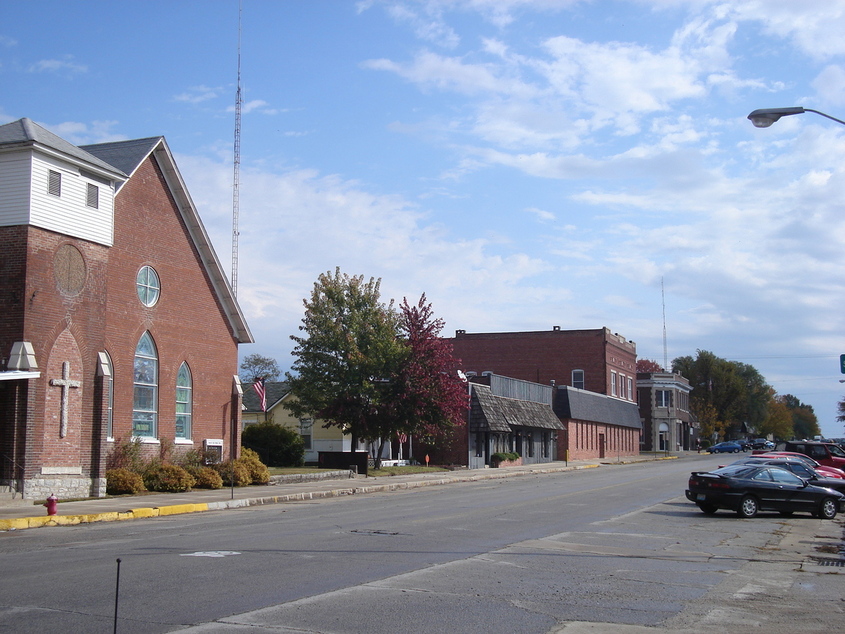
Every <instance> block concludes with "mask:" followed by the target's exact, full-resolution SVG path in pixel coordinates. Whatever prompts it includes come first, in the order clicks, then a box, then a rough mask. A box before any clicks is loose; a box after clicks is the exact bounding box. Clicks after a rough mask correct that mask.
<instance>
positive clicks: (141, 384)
mask: <svg viewBox="0 0 845 634" xmlns="http://www.w3.org/2000/svg"><path fill="white" fill-rule="evenodd" d="M157 432H158V351H157V350H156V345H155V342H154V341H153V338H152V336H151V335H150V333H149V332H145V333H144V334H143V335H141V339H140V340H139V341H138V346H137V347H136V348H135V395H134V399H133V402H132V435H133V436H141V437H145V438H156V436H157Z"/></svg>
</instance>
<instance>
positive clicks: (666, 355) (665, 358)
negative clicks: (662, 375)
mask: <svg viewBox="0 0 845 634" xmlns="http://www.w3.org/2000/svg"><path fill="white" fill-rule="evenodd" d="M660 297H661V299H662V300H663V369H664V370H667V371H668V370H669V348H668V347H667V346H666V293H665V292H664V291H663V277H662V276H661V277H660Z"/></svg>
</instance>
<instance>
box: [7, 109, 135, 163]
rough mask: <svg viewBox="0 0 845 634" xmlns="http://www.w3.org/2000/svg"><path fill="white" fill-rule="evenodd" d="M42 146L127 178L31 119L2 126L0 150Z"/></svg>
mask: <svg viewBox="0 0 845 634" xmlns="http://www.w3.org/2000/svg"><path fill="white" fill-rule="evenodd" d="M10 146H11V147H14V146H19V147H26V146H41V147H43V148H49V149H51V150H54V151H55V152H58V153H59V154H63V155H64V156H66V157H67V158H70V159H73V160H74V161H75V162H84V163H87V164H88V165H89V166H91V167H97V168H99V169H101V170H104V171H106V172H110V173H111V174H112V175H113V176H117V177H121V176H122V177H125V176H126V173H125V172H124V171H123V170H122V169H120V168H119V167H117V166H115V165H114V164H113V163H110V162H108V161H105V160H103V159H101V158H100V157H98V156H96V155H94V154H92V153H91V152H88V151H86V150H84V149H83V148H81V147H78V146H76V145H74V144H73V143H70V142H69V141H65V140H64V139H63V138H61V137H60V136H58V135H56V134H53V133H52V132H50V131H49V130H47V129H46V128H43V127H42V126H40V125H38V124H37V123H35V122H34V121H32V120H31V119H27V118H26V117H24V118H23V119H18V120H17V121H12V122H11V123H7V124H5V125H2V126H0V148H2V147H10Z"/></svg>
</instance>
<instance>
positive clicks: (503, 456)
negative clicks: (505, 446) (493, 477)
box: [490, 451, 520, 463]
mask: <svg viewBox="0 0 845 634" xmlns="http://www.w3.org/2000/svg"><path fill="white" fill-rule="evenodd" d="M519 457H520V456H519V454H518V453H516V452H515V451H499V452H496V453H494V454H493V455H492V456H490V462H494V463H495V462H504V461H505V460H519Z"/></svg>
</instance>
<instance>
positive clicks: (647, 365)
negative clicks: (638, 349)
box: [637, 359, 663, 372]
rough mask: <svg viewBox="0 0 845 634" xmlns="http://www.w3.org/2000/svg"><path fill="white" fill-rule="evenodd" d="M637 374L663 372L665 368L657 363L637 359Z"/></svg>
mask: <svg viewBox="0 0 845 634" xmlns="http://www.w3.org/2000/svg"><path fill="white" fill-rule="evenodd" d="M637 372H663V368H662V367H660V364H659V363H657V361H652V360H651V359H637Z"/></svg>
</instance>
